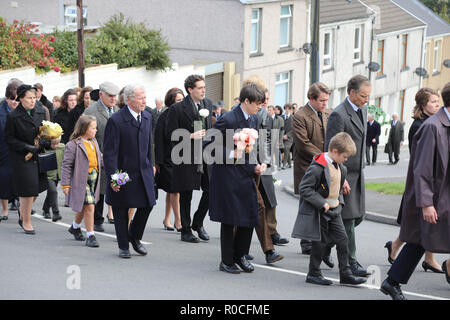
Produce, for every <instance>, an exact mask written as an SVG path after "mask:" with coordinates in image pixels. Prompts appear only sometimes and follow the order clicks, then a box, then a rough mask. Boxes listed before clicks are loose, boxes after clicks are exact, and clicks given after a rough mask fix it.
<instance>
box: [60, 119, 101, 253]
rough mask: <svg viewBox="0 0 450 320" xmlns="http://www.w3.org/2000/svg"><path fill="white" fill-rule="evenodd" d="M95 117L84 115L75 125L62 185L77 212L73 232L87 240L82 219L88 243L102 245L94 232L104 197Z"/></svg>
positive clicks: (65, 159)
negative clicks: (96, 209)
mask: <svg viewBox="0 0 450 320" xmlns="http://www.w3.org/2000/svg"><path fill="white" fill-rule="evenodd" d="M96 132H97V121H96V119H95V117H93V116H88V115H84V116H81V117H80V118H79V120H78V121H77V123H76V124H75V129H74V132H73V134H72V136H71V137H70V141H69V142H68V143H67V145H66V149H65V151H64V160H63V163H62V167H61V185H62V188H63V192H64V194H65V195H66V203H67V204H68V205H69V206H70V207H71V208H72V210H73V211H75V212H76V214H75V219H74V222H73V223H72V226H71V227H70V228H69V232H70V233H71V234H73V235H74V237H75V240H79V241H83V240H85V238H84V236H83V234H82V233H81V226H80V224H81V221H82V220H83V218H84V224H85V226H86V231H87V233H86V235H87V240H86V245H87V246H88V247H98V246H99V245H98V243H97V240H96V238H95V235H94V208H95V204H96V203H97V201H98V200H99V198H100V183H98V177H99V176H100V172H101V171H100V170H101V164H102V154H101V153H100V149H99V146H98V144H97V140H95V134H96Z"/></svg>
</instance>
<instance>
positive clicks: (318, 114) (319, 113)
mask: <svg viewBox="0 0 450 320" xmlns="http://www.w3.org/2000/svg"><path fill="white" fill-rule="evenodd" d="M317 116H318V117H319V119H320V122H321V123H322V125H323V119H322V112H321V111H317Z"/></svg>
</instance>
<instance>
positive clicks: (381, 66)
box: [377, 39, 385, 77]
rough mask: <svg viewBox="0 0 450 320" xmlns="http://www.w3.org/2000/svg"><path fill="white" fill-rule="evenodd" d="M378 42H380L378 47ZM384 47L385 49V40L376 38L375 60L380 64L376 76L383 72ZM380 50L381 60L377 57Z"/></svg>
mask: <svg viewBox="0 0 450 320" xmlns="http://www.w3.org/2000/svg"><path fill="white" fill-rule="evenodd" d="M380 43H381V44H382V46H381V49H380ZM384 49H385V41H384V39H383V40H378V49H377V62H378V64H379V65H380V70H379V71H378V73H377V77H378V76H381V75H383V74H384ZM380 50H381V61H380V60H379V59H378V57H379V54H380Z"/></svg>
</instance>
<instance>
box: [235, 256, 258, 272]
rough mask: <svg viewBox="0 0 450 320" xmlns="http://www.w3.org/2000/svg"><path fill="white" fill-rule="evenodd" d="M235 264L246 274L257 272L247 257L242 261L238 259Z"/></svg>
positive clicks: (242, 258)
mask: <svg viewBox="0 0 450 320" xmlns="http://www.w3.org/2000/svg"><path fill="white" fill-rule="evenodd" d="M235 263H236V264H237V265H238V266H239V267H240V268H241V269H242V271H244V272H253V271H254V270H255V267H254V266H253V265H252V264H251V263H250V262H248V260H247V259H245V257H241V258H240V259H238V260H237V261H235Z"/></svg>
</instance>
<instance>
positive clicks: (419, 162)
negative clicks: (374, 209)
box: [380, 82, 450, 300]
mask: <svg viewBox="0 0 450 320" xmlns="http://www.w3.org/2000/svg"><path fill="white" fill-rule="evenodd" d="M442 100H443V101H444V107H442V108H441V109H440V110H439V111H438V112H437V113H436V114H434V115H433V116H431V117H429V118H428V119H427V120H426V121H425V122H424V123H423V124H422V126H421V127H420V128H419V130H417V132H416V134H415V135H414V138H413V142H412V146H411V157H410V160H409V166H408V175H407V177H406V188H405V193H404V199H403V206H402V222H401V228H400V240H401V241H403V242H406V244H405V246H404V247H403V248H402V251H401V252H400V253H399V255H398V256H397V258H396V259H395V260H394V263H393V264H392V267H391V268H390V269H389V271H388V278H387V279H386V280H384V282H383V283H382V285H381V288H380V290H381V291H382V292H383V293H384V294H388V295H390V296H391V297H392V299H393V300H406V299H405V297H404V295H403V293H402V291H401V289H400V283H402V284H406V283H408V281H409V279H410V277H411V275H412V273H413V272H414V269H415V268H416V266H417V264H418V263H419V261H420V260H421V259H422V256H423V254H424V253H425V250H426V251H430V252H436V253H450V183H449V182H450V170H449V163H450V153H449V151H450V82H449V83H447V84H446V86H445V87H444V88H443V89H442ZM442 270H443V271H444V273H445V277H446V279H447V282H448V283H449V284H450V259H447V261H444V263H443V264H442Z"/></svg>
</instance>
